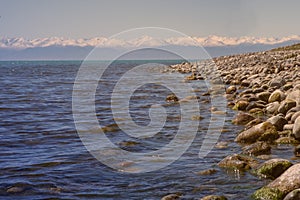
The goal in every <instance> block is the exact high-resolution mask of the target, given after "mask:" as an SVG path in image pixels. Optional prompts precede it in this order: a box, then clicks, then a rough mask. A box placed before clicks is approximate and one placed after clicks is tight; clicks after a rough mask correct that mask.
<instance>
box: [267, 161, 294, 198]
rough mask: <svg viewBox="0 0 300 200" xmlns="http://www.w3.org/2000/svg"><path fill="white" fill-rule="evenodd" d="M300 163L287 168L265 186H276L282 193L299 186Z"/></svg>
mask: <svg viewBox="0 0 300 200" xmlns="http://www.w3.org/2000/svg"><path fill="white" fill-rule="evenodd" d="M299 169H300V163H298V164H295V165H293V166H291V167H290V168H288V169H287V170H286V171H285V172H284V173H283V174H281V175H280V176H279V177H278V178H276V179H275V180H274V181H272V182H271V183H269V184H268V185H267V187H269V188H276V189H278V190H280V191H281V192H282V193H284V194H287V193H289V192H291V191H293V190H295V189H298V188H300V170H299Z"/></svg>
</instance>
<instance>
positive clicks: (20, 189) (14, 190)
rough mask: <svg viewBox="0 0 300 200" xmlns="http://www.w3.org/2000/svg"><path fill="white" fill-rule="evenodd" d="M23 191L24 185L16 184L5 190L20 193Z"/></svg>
mask: <svg viewBox="0 0 300 200" xmlns="http://www.w3.org/2000/svg"><path fill="white" fill-rule="evenodd" d="M24 191H25V188H24V187H18V186H13V187H10V188H8V189H7V190H6V192H7V193H21V192H24Z"/></svg>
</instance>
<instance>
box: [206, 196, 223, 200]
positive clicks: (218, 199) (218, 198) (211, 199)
mask: <svg viewBox="0 0 300 200" xmlns="http://www.w3.org/2000/svg"><path fill="white" fill-rule="evenodd" d="M201 200H227V198H226V197H224V196H217V195H209V196H205V197H203V198H202V199H201Z"/></svg>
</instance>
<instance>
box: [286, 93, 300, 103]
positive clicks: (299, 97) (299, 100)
mask: <svg viewBox="0 0 300 200" xmlns="http://www.w3.org/2000/svg"><path fill="white" fill-rule="evenodd" d="M286 99H291V100H294V101H296V102H297V105H300V90H294V91H292V92H291V93H289V94H288V95H287V97H286Z"/></svg>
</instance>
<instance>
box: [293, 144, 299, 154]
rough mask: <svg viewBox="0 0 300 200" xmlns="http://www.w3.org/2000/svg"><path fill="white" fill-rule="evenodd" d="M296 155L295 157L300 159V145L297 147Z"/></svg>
mask: <svg viewBox="0 0 300 200" xmlns="http://www.w3.org/2000/svg"><path fill="white" fill-rule="evenodd" d="M294 154H295V156H297V157H300V145H298V146H296V147H295V149H294Z"/></svg>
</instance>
